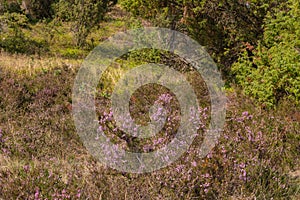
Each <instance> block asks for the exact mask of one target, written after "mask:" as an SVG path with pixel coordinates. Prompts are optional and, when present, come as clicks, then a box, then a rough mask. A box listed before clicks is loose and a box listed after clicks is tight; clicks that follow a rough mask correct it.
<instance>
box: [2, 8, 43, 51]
mask: <svg viewBox="0 0 300 200" xmlns="http://www.w3.org/2000/svg"><path fill="white" fill-rule="evenodd" d="M0 25H1V26H0V37H1V38H0V48H2V49H4V50H5V51H8V52H10V53H26V54H35V53H41V51H47V46H48V45H47V43H46V42H45V41H44V40H40V41H35V40H32V39H31V38H29V37H27V36H26V35H25V33H24V32H23V30H22V29H23V28H29V24H28V19H27V18H26V16H25V15H24V14H20V13H15V12H13V13H9V12H6V13H4V14H3V15H1V16H0ZM1 31H2V32H1Z"/></svg>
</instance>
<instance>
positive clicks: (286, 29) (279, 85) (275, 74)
mask: <svg viewBox="0 0 300 200" xmlns="http://www.w3.org/2000/svg"><path fill="white" fill-rule="evenodd" d="M299 9H300V7H299V2H297V1H295V0H289V11H288V12H286V11H285V9H282V11H280V12H278V13H277V14H276V15H275V16H274V17H272V16H271V14H269V15H268V16H267V19H266V21H265V24H266V25H265V28H264V31H265V32H264V37H263V39H262V40H261V41H260V44H259V45H258V47H257V48H256V49H254V50H249V48H248V50H247V51H245V52H244V53H243V54H242V55H241V57H240V59H239V61H238V62H236V63H235V64H234V65H233V68H232V70H233V73H234V74H235V75H236V80H237V82H238V84H240V85H241V86H242V87H243V89H244V92H245V93H246V94H248V95H251V96H253V97H254V98H256V99H258V101H259V102H261V103H263V104H264V105H265V106H267V107H271V106H274V105H276V104H277V103H278V101H279V100H281V99H282V98H289V99H292V100H293V101H295V102H296V103H299V101H300V48H299V47H300V31H299V30H300V10H299Z"/></svg>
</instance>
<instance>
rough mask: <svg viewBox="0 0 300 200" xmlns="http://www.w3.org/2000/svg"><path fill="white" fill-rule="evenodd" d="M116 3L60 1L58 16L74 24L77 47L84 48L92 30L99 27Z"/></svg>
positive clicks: (110, 1) (106, 1) (97, 0)
mask: <svg viewBox="0 0 300 200" xmlns="http://www.w3.org/2000/svg"><path fill="white" fill-rule="evenodd" d="M114 3H116V1H112V0H102V1H99V0H86V1H81V0H67V1H63V0H60V1H59V3H58V4H57V5H56V15H57V18H58V19H60V20H62V21H72V22H73V26H72V31H73V32H74V38H75V42H76V45H77V46H79V47H83V46H84V45H85V44H86V38H87V36H88V35H89V34H90V32H91V30H92V29H93V28H94V27H98V26H99V22H100V21H101V20H103V18H104V14H105V13H106V12H107V11H108V8H109V7H110V6H112V5H113V4H114Z"/></svg>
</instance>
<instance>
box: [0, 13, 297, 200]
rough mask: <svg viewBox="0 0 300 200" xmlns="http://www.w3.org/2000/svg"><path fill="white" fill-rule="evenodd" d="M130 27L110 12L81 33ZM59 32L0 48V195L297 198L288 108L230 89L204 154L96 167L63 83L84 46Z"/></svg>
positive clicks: (39, 32)
mask: <svg viewBox="0 0 300 200" xmlns="http://www.w3.org/2000/svg"><path fill="white" fill-rule="evenodd" d="M122 17H123V18H124V19H126V20H121V18H122ZM135 25H136V23H132V20H130V18H129V16H123V14H120V12H116V13H114V15H113V16H112V17H111V18H110V19H109V20H108V21H107V22H104V23H102V25H101V29H100V30H98V31H94V32H93V33H92V34H91V36H90V38H89V40H90V39H91V38H92V37H93V38H94V40H95V41H102V40H104V39H105V38H107V37H108V36H110V35H111V34H113V33H114V32H117V31H119V30H125V29H126V27H130V26H132V27H134V26H135ZM45 28H46V27H45V25H43V24H37V25H36V27H34V28H33V29H32V32H28V33H27V34H32V37H34V38H41V37H43V30H44V29H45ZM51 30H52V29H51ZM67 32H68V25H65V26H62V27H59V28H58V32H56V33H54V37H53V38H52V42H50V53H49V54H48V55H45V56H42V57H41V58H39V57H37V56H22V55H9V54H6V53H1V55H0V57H1V59H0V131H1V133H0V199H1V198H3V199H16V198H19V199H38V198H40V199H45V198H48V199H54V198H58V199H87V198H89V199H192V198H194V199H216V198H227V199H246V198H249V199H253V198H254V197H256V198H257V199H270V198H272V197H273V198H274V199H288V198H294V199H297V197H298V198H299V189H300V187H299V185H300V181H299V168H297V166H299V154H300V152H299V151H300V149H299V148H300V146H299V141H300V137H299V133H300V131H299V130H300V127H299V126H300V125H299V119H298V118H297V116H294V115H295V114H294V113H295V112H296V110H297V108H293V107H292V106H291V105H289V103H288V102H282V104H281V105H280V106H279V107H278V109H277V110H276V111H265V110H261V109H260V108H257V107H256V106H254V105H253V103H252V102H251V101H250V100H248V98H247V97H244V96H243V95H242V94H240V92H239V90H238V89H235V88H234V86H233V89H231V90H230V91H229V90H228V92H227V93H228V98H229V102H228V112H227V120H226V126H225V130H224V133H223V135H222V137H221V139H220V142H219V144H218V145H217V146H216V147H215V148H214V151H213V152H212V154H211V157H208V158H204V159H199V158H197V157H196V153H195V152H194V151H193V149H191V150H190V151H189V153H188V154H187V155H185V157H184V158H182V159H180V160H179V161H177V162H175V163H174V164H173V165H171V166H169V167H167V168H165V169H162V170H160V171H157V172H155V173H153V174H142V175H134V174H126V173H120V172H117V171H114V170H111V169H107V168H106V167H105V166H101V165H100V164H99V163H97V162H96V161H95V159H93V158H92V157H91V156H90V155H89V154H88V152H87V151H86V149H85V148H84V146H83V145H82V143H81V141H80V139H79V137H78V135H77V134H76V132H75V127H74V123H73V121H72V116H71V109H72V107H71V101H72V99H71V92H72V91H71V88H72V84H73V80H74V78H75V75H76V72H77V70H78V69H79V67H80V63H81V61H82V60H80V59H78V58H80V57H84V55H86V53H87V52H88V50H83V51H81V50H77V49H75V48H73V47H72V41H71V37H70V35H69V34H68V33H67ZM90 45H91V44H90ZM74 58H77V59H74ZM104 99H105V98H104ZM245 111H247V112H249V114H247V113H245ZM297 120H298V121H297ZM249 137H253V138H255V139H249ZM194 161H196V165H195V163H194ZM297 170H298V171H297ZM244 172H246V175H245V174H244Z"/></svg>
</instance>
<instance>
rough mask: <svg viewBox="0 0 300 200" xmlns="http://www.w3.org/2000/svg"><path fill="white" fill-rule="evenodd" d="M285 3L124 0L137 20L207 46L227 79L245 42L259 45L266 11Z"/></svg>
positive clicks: (263, 1) (233, 0)
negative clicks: (149, 22)
mask: <svg viewBox="0 0 300 200" xmlns="http://www.w3.org/2000/svg"><path fill="white" fill-rule="evenodd" d="M281 2H283V1H275V0H252V1H235V0H221V1H219V0H212V1H207V0H201V1H193V0H184V1H182V0H172V1H166V0H164V1H160V0H155V1H152V0H146V1H141V0H122V1H121V5H123V7H124V8H125V9H127V10H128V11H130V12H132V13H133V14H134V15H135V16H141V17H143V18H145V19H148V20H151V21H152V22H153V23H154V24H155V25H158V26H163V27H169V28H171V29H175V30H179V31H181V32H185V33H187V34H189V35H190V36H192V37H193V38H194V39H196V40H197V41H198V42H200V44H201V45H203V46H205V47H206V48H207V49H208V51H209V53H210V54H211V55H212V56H213V57H214V59H215V60H216V61H218V63H219V64H220V66H222V68H221V69H222V70H223V72H224V73H225V74H224V75H226V74H227V73H229V69H230V66H231V64H232V63H233V62H234V61H235V60H236V59H237V57H238V53H239V52H240V49H241V44H242V42H244V41H247V42H250V43H254V44H255V43H256V40H257V39H258V38H260V36H261V35H262V31H263V30H262V28H261V26H262V24H263V19H264V17H265V15H266V13H267V11H269V10H272V9H273V8H274V7H276V6H278V5H280V3H281Z"/></svg>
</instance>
